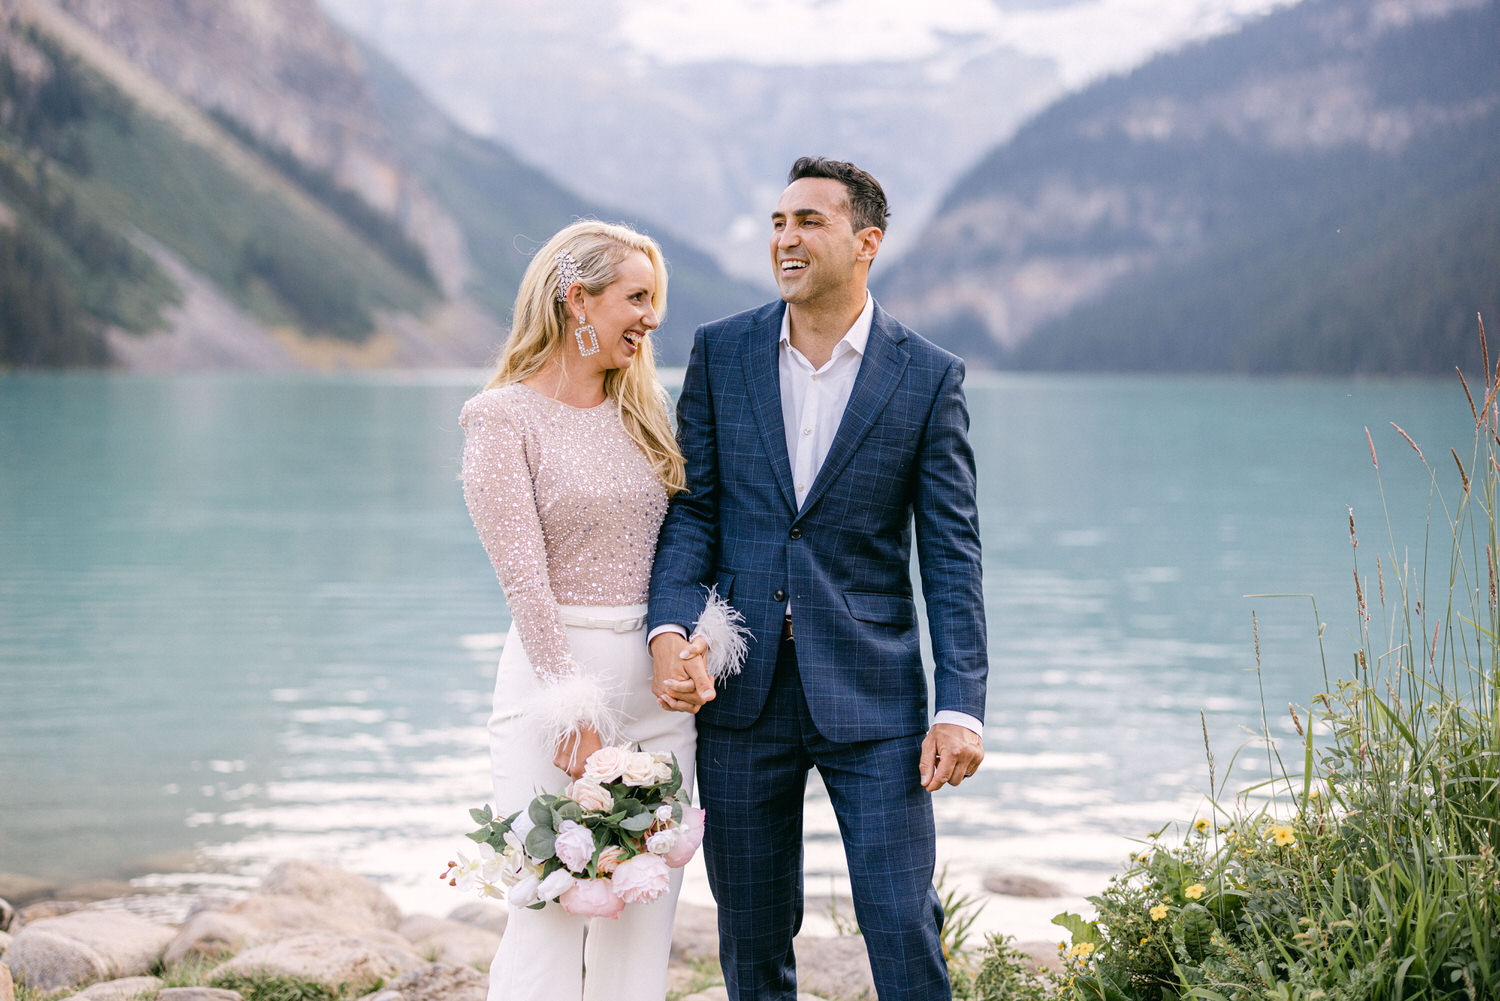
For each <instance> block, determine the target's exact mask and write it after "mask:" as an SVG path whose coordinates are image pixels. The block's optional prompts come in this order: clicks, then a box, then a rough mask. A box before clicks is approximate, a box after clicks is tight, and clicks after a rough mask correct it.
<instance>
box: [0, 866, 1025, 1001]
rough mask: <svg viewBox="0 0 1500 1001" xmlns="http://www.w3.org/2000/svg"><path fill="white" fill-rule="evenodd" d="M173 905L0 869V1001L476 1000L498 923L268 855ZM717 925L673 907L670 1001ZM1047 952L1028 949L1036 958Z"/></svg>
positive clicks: (821, 994)
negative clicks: (291, 994)
mask: <svg viewBox="0 0 1500 1001" xmlns="http://www.w3.org/2000/svg"><path fill="white" fill-rule="evenodd" d="M65 898H66V899H65ZM175 910H177V911H178V912H180V913H178V914H174V913H172V912H173V911H174V908H173V907H172V906H167V905H166V902H165V901H164V900H163V898H162V896H161V895H159V894H152V893H149V892H147V893H143V892H142V891H140V890H139V889H138V888H136V887H133V886H131V885H130V884H128V883H115V882H110V881H95V882H91V883H83V884H78V885H76V886H72V887H64V888H59V887H56V886H53V885H51V884H47V883H44V882H42V881H40V880H34V879H29V878H27V877H23V876H13V875H6V874H0V1001H16V996H17V992H18V991H19V992H20V993H21V999H22V1001H39V999H41V998H48V999H51V998H57V999H63V998H66V999H69V1001H72V999H79V1001H133V999H140V1001H152V999H154V1001H247V998H246V993H249V994H251V995H254V993H255V985H257V984H259V983H263V982H265V981H268V980H275V979H278V978H279V979H283V980H289V981H295V982H299V983H302V984H308V985H316V987H313V988H311V989H312V990H314V991H316V990H318V989H321V990H322V991H323V992H325V993H326V996H328V997H333V996H335V995H336V996H337V997H338V998H341V999H349V1001H353V999H357V1001H485V995H486V993H487V990H488V977H487V976H486V974H485V971H486V970H487V969H488V967H489V963H490V959H491V957H492V956H493V955H494V952H495V948H496V946H497V945H498V944H499V941H500V933H501V932H502V931H503V930H504V927H505V919H506V908H505V907H503V906H501V905H499V904H492V903H486V902H483V901H477V900H476V901H472V902H469V903H465V904H463V905H461V906H459V907H458V908H456V909H454V910H453V911H452V912H451V913H449V914H448V915H447V916H446V917H441V918H439V917H433V916H430V915H425V914H410V915H404V914H402V913H401V911H400V909H399V908H398V907H397V906H396V904H395V903H394V902H393V901H392V900H391V898H390V897H389V896H387V895H386V893H385V892H384V891H383V890H381V888H380V887H379V886H378V885H376V884H375V883H374V882H372V881H371V880H369V879H366V878H365V877H363V876H358V875H355V874H353V873H349V872H345V871H343V870H341V869H338V868H335V867H332V866H327V865H322V864H319V863H315V862H305V861H289V862H283V863H281V864H280V865H277V866H276V867H275V868H274V869H272V870H271V871H270V872H269V873H268V874H267V875H266V877H265V878H264V879H263V880H262V882H261V884H260V886H259V887H258V888H257V889H256V890H255V891H254V892H253V893H251V894H250V895H248V896H246V897H243V898H242V899H238V900H225V899H205V900H200V901H198V902H196V903H194V904H192V905H191V906H189V907H187V908H186V910H185V912H184V910H183V908H182V906H181V905H180V903H179V906H178V907H176V908H175ZM715 925H716V922H715V917H714V912H713V909H712V908H706V907H699V906H694V905H691V904H682V905H680V906H679V908H678V913H677V921H676V926H675V929H674V933H673V942H672V959H671V970H670V974H669V979H668V998H670V999H673V1001H724V999H726V998H727V994H726V993H725V991H724V988H723V986H722V978H721V977H720V976H719V970H718V962H717V955H718V936H717V932H716V930H715ZM1049 948H1050V946H1048V945H1047V944H1043V943H1037V944H1036V947H1035V948H1034V950H1032V951H1034V952H1035V954H1036V955H1037V958H1038V960H1039V961H1042V962H1045V961H1046V960H1047V958H1048V957H1047V955H1046V952H1047V950H1048V949H1049ZM796 950H797V959H798V963H797V966H798V974H799V981H800V986H801V989H802V992H803V993H802V994H801V999H802V1001H857V999H861V998H873V997H874V996H875V991H874V987H873V983H872V981H871V979H870V967H869V961H868V959H867V958H866V956H865V949H864V941H863V940H862V939H860V938H858V937H857V936H837V937H815V936H808V935H803V936H799V937H798V939H797V943H796ZM236 987H239V988H241V989H238V990H237V989H235V988H236ZM242 991H243V992H242Z"/></svg>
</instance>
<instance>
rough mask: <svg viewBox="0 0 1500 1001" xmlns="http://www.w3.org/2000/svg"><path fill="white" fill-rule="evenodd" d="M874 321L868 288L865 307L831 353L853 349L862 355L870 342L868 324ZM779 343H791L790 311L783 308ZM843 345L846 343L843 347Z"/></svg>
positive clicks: (871, 300) (872, 303)
mask: <svg viewBox="0 0 1500 1001" xmlns="http://www.w3.org/2000/svg"><path fill="white" fill-rule="evenodd" d="M874 322H875V299H874V298H873V297H872V296H871V295H870V293H869V290H866V291H865V308H864V309H862V310H860V311H859V316H858V317H856V318H855V320H854V326H852V327H850V328H849V329H848V330H847V331H846V332H845V333H844V336H843V337H842V338H840V340H839V342H838V343H837V344H835V345H834V346H833V354H834V355H838V354H841V353H843V352H845V351H853V352H854V353H855V354H858V355H861V356H863V355H864V353H865V347H866V346H867V345H868V344H869V343H870V325H871V324H873V323H874ZM781 343H782V344H785V345H787V346H788V347H790V346H791V343H792V311H791V309H784V310H782V311H781ZM845 345H848V346H847V347H845Z"/></svg>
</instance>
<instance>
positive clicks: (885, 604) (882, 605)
mask: <svg viewBox="0 0 1500 1001" xmlns="http://www.w3.org/2000/svg"><path fill="white" fill-rule="evenodd" d="M844 603H845V604H847V605H848V606H849V614H850V615H852V616H854V617H855V618H856V619H859V620H860V621H861V622H878V623H880V624H881V625H887V626H910V625H915V624H916V621H917V606H916V605H915V604H914V603H913V602H912V599H911V598H910V597H908V596H907V595H904V594H878V593H875V592H871V591H849V592H848V593H846V594H845V595H844Z"/></svg>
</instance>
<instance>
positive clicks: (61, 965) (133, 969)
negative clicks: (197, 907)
mask: <svg viewBox="0 0 1500 1001" xmlns="http://www.w3.org/2000/svg"><path fill="white" fill-rule="evenodd" d="M174 934H175V932H174V930H173V929H172V928H169V927H168V926H166V925H161V924H157V923H156V922H154V921H147V920H146V919H145V918H142V917H138V916H136V915H134V914H131V913H130V912H129V911H75V912H73V913H71V914H64V915H62V916H61V917H55V918H45V919H42V920H40V921H36V922H29V923H27V924H26V925H24V926H22V928H21V930H20V932H19V933H18V934H17V935H16V936H15V939H14V941H12V942H11V944H10V950H9V951H8V952H7V954H6V959H7V961H8V962H9V963H10V968H11V971H12V972H13V973H14V974H15V975H16V979H18V980H20V981H23V982H24V983H26V984H27V985H28V986H29V987H32V988H34V989H36V990H39V991H47V992H50V991H57V990H63V989H66V988H77V987H82V986H83V985H85V984H89V983H93V982H94V981H96V980H110V979H115V978H119V977H133V976H139V975H141V974H144V973H146V972H147V971H148V970H150V969H151V967H152V965H153V964H155V963H156V961H157V960H158V959H160V958H161V955H162V953H163V952H164V951H165V950H166V947H167V943H168V942H170V941H171V940H172V937H173V935H174Z"/></svg>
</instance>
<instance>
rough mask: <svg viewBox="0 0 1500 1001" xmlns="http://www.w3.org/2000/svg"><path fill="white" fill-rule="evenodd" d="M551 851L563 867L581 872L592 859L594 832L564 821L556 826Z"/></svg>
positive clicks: (575, 823)
mask: <svg viewBox="0 0 1500 1001" xmlns="http://www.w3.org/2000/svg"><path fill="white" fill-rule="evenodd" d="M552 850H553V851H554V852H556V853H557V857H558V858H559V859H561V860H562V864H563V865H565V866H567V867H568V868H569V869H572V870H573V871H574V872H582V871H583V870H584V869H585V868H587V867H588V864H589V861H590V860H591V859H592V858H593V857H594V832H593V831H591V830H589V829H588V828H587V827H584V826H583V825H582V824H580V823H577V822H576V821H572V820H564V821H563V822H562V823H561V824H559V825H558V828H557V838H556V839H555V840H554V841H553V842H552Z"/></svg>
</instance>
